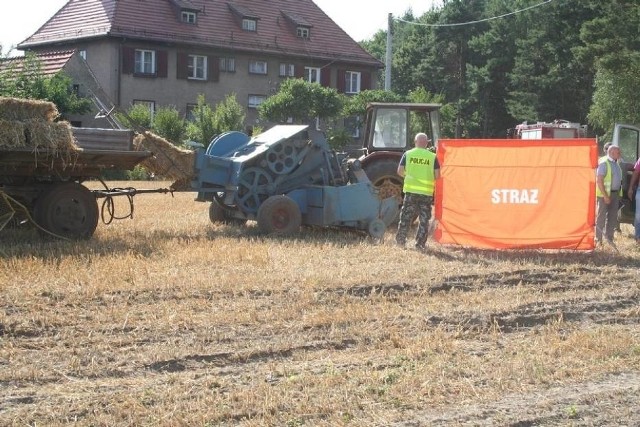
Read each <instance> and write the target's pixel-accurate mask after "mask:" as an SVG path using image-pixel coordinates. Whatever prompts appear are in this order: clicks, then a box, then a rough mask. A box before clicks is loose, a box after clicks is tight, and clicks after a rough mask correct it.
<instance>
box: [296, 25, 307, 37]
mask: <svg viewBox="0 0 640 427" xmlns="http://www.w3.org/2000/svg"><path fill="white" fill-rule="evenodd" d="M296 35H297V36H298V37H300V38H303V39H308V38H309V28H307V27H298V28H296Z"/></svg>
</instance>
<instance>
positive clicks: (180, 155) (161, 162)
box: [133, 132, 195, 189]
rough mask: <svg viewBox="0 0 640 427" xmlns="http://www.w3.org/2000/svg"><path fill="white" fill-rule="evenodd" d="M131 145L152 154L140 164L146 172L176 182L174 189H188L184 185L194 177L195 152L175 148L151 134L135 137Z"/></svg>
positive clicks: (145, 133)
mask: <svg viewBox="0 0 640 427" xmlns="http://www.w3.org/2000/svg"><path fill="white" fill-rule="evenodd" d="M133 143H134V145H135V146H136V147H137V148H138V149H140V148H142V147H144V149H146V150H148V151H151V152H152V153H153V154H154V155H153V156H151V157H149V158H147V159H145V160H144V161H143V162H142V163H141V164H142V166H144V167H145V168H146V169H147V170H148V171H151V172H153V173H155V174H156V175H158V176H161V177H164V178H169V179H173V180H176V182H175V183H174V185H175V187H174V188H175V189H186V188H188V187H187V186H186V185H185V183H188V182H190V181H191V180H192V179H193V177H194V175H195V165H194V162H195V152H193V151H191V150H184V149H181V148H179V147H176V146H175V145H173V144H172V143H170V142H169V141H167V140H166V139H164V138H162V137H160V136H158V135H155V134H153V133H151V132H144V133H143V134H139V135H137V136H136V137H135V139H134V141H133ZM185 187H186V188H185Z"/></svg>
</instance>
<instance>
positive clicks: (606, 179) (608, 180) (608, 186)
mask: <svg viewBox="0 0 640 427" xmlns="http://www.w3.org/2000/svg"><path fill="white" fill-rule="evenodd" d="M604 161H605V163H606V164H607V173H606V174H605V175H604V188H605V189H606V190H607V193H609V194H611V163H614V164H615V165H616V167H617V168H618V170H619V171H620V191H618V196H620V197H622V176H623V175H622V168H621V167H620V165H619V164H618V162H611V161H609V160H608V159H606V158H605V160H604ZM596 196H597V197H603V196H604V194H602V191H600V187H598V186H597V185H596Z"/></svg>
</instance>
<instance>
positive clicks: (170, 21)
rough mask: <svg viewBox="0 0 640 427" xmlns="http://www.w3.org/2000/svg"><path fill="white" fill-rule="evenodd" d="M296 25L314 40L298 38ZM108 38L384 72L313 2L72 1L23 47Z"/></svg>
mask: <svg viewBox="0 0 640 427" xmlns="http://www.w3.org/2000/svg"><path fill="white" fill-rule="evenodd" d="M176 2H178V3H180V4H183V5H185V6H188V7H189V8H194V9H195V10H198V11H199V12H198V21H197V24H195V25H188V24H185V23H183V22H181V21H180V20H179V19H178V17H176V14H175V9H174V8H175V5H176ZM238 12H239V13H242V14H243V15H245V14H246V15H247V16H248V17H253V19H255V18H259V19H260V26H259V28H258V29H257V31H243V30H242V27H241V25H239V23H238ZM285 16H286V17H287V18H285ZM292 23H294V25H302V26H306V27H309V28H312V31H311V33H310V36H309V37H308V38H303V37H298V36H297V35H296V32H295V28H293V29H292V25H291V24H292ZM104 36H110V37H126V38H128V39H139V40H146V41H155V42H171V43H178V44H191V45H200V46H208V47H214V48H221V49H228V50H241V51H249V52H264V53H271V54H279V55H282V54H286V55H292V56H299V57H311V58H320V59H329V60H342V61H346V62H352V63H362V64H366V65H370V66H376V67H381V66H382V63H381V62H380V61H378V60H377V59H376V58H374V57H372V56H371V55H370V54H369V53H368V52H366V51H365V50H364V49H363V48H362V47H361V46H360V45H359V44H358V43H357V42H356V41H355V40H353V39H352V38H351V37H350V36H349V35H348V34H347V33H346V32H345V31H344V30H342V28H340V27H339V26H338V25H337V24H336V23H335V22H334V21H333V20H332V19H331V18H329V17H328V16H327V15H326V14H325V13H324V12H323V11H322V10H321V9H320V8H319V7H318V6H317V5H316V4H315V3H314V2H313V1H312V0H268V1H267V0H260V1H255V0H69V2H68V3H67V4H66V5H65V6H63V7H62V9H60V10H59V11H58V13H56V15H54V16H53V17H52V18H51V19H50V20H49V21H47V23H45V24H44V25H43V26H42V27H41V28H40V29H39V30H38V31H37V32H36V33H35V34H33V35H32V36H31V37H29V38H28V39H27V40H25V41H23V42H22V43H20V45H19V46H18V47H19V48H21V49H29V48H31V47H43V46H46V45H52V44H55V43H60V42H73V41H76V40H77V39H85V38H93V37H104Z"/></svg>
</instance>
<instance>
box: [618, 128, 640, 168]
mask: <svg viewBox="0 0 640 427" xmlns="http://www.w3.org/2000/svg"><path fill="white" fill-rule="evenodd" d="M639 139H640V135H639V132H638V130H637V129H633V128H628V127H621V128H620V136H619V140H618V145H619V146H620V157H621V158H622V160H623V161H625V162H626V163H633V162H635V160H636V159H637V158H638V141H639Z"/></svg>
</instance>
